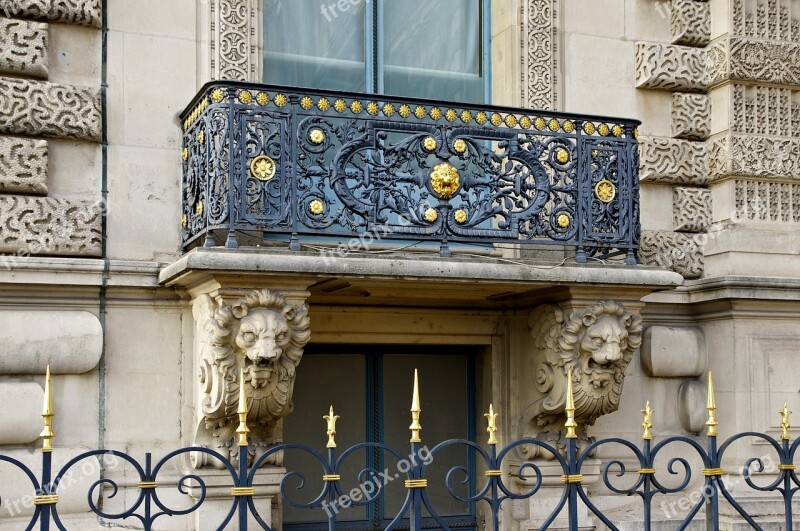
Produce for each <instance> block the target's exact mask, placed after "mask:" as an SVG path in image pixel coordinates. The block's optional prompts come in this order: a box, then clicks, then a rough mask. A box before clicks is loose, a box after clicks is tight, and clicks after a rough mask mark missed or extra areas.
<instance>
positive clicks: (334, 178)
mask: <svg viewBox="0 0 800 531" xmlns="http://www.w3.org/2000/svg"><path fill="white" fill-rule="evenodd" d="M181 120H182V124H183V152H182V156H183V183H182V211H183V212H182V213H183V216H182V225H183V230H182V247H183V249H184V250H189V249H191V248H193V247H198V246H203V247H217V246H225V247H227V248H236V247H239V246H240V245H244V246H257V245H266V244H269V245H288V247H289V248H290V249H291V250H293V251H299V250H300V249H301V244H303V243H311V242H313V243H315V244H317V245H319V244H320V242H322V244H324V243H325V242H336V241H339V240H343V239H349V238H354V237H355V238H358V237H361V238H362V239H363V238H366V237H368V238H369V239H370V240H369V241H373V240H380V239H390V240H403V244H404V245H405V244H407V245H416V244H424V243H429V242H435V243H436V244H438V246H439V251H440V253H441V254H442V255H443V256H449V255H450V252H451V250H450V246H449V244H450V243H460V244H477V245H482V246H491V245H498V244H520V245H529V244H539V245H557V246H561V247H563V248H570V249H574V253H575V259H576V261H577V262H586V261H587V259H588V257H597V258H609V257H614V256H622V257H624V261H625V263H626V264H629V265H633V264H636V251H637V249H638V247H639V233H640V225H639V183H638V150H637V141H636V127H637V126H638V125H639V122H637V121H634V120H623V119H619V118H608V117H599V116H584V115H573V114H566V113H554V112H546V111H535V110H527V109H513V108H506V107H493V106H489V105H464V104H458V103H451V102H443V101H432V100H419V99H411V98H396V97H390V96H378V95H374V94H354V93H343V92H331V91H322V90H307V89H298V88H291V87H280V86H271V85H257V84H245V83H233V82H212V83H209V84H207V85H205V86H204V87H203V88H202V89H201V90H200V92H199V93H198V94H197V96H195V98H194V99H193V100H192V103H191V104H190V105H189V106H188V107H187V108H186V110H185V111H184V112H183V113H182V114H181ZM278 235H284V236H283V237H282V238H281V237H278Z"/></svg>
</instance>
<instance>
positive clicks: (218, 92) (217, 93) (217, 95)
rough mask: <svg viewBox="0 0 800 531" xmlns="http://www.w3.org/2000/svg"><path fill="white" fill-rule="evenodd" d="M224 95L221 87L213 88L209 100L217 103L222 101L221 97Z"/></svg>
mask: <svg viewBox="0 0 800 531" xmlns="http://www.w3.org/2000/svg"><path fill="white" fill-rule="evenodd" d="M224 97H225V92H224V91H223V90H222V89H221V88H215V89H214V90H213V91H211V101H213V102H214V103H219V102H221V101H222V98H224Z"/></svg>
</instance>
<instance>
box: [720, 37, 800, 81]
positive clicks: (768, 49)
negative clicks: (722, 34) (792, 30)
mask: <svg viewBox="0 0 800 531" xmlns="http://www.w3.org/2000/svg"><path fill="white" fill-rule="evenodd" d="M729 57H730V61H729V62H730V78H731V79H733V80H740V81H757V82H762V83H774V84H777V85H792V86H794V85H800V43H790V42H764V41H753V40H748V39H742V38H731V39H730V53H729Z"/></svg>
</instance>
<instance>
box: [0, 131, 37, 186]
mask: <svg viewBox="0 0 800 531" xmlns="http://www.w3.org/2000/svg"><path fill="white" fill-rule="evenodd" d="M47 162H48V151H47V141H46V140H39V139H30V138H19V137H13V136H0V192H16V193H24V194H39V195H46V194H47Z"/></svg>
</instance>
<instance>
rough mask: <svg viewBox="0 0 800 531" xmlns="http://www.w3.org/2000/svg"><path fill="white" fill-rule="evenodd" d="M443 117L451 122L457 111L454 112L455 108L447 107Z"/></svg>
mask: <svg viewBox="0 0 800 531" xmlns="http://www.w3.org/2000/svg"><path fill="white" fill-rule="evenodd" d="M444 117H445V118H446V119H447V121H448V122H453V121H455V119H456V118H457V117H458V113H456V111H455V109H447V112H446V113H445V115H444Z"/></svg>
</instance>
